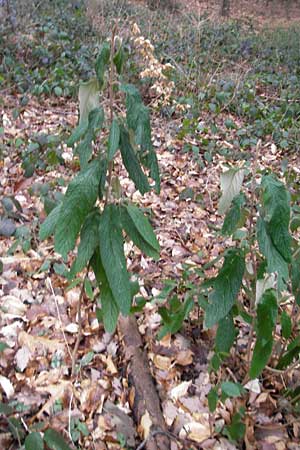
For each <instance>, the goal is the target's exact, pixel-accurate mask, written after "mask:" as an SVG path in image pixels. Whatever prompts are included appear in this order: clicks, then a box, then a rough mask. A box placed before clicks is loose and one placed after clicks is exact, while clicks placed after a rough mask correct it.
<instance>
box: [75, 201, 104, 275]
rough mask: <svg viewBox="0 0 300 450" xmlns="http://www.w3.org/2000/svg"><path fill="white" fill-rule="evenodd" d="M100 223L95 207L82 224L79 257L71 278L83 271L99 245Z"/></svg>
mask: <svg viewBox="0 0 300 450" xmlns="http://www.w3.org/2000/svg"><path fill="white" fill-rule="evenodd" d="M99 225H100V214H99V211H98V209H95V210H93V211H91V212H90V213H89V214H88V216H87V217H86V219H85V221H84V224H83V226H82V229H81V232H80V243H79V246H78V252H77V258H76V259H75V261H74V263H73V265H72V267H71V270H70V276H71V278H74V276H75V275H76V274H77V273H78V272H81V271H82V270H83V269H84V268H85V267H86V266H87V264H88V262H89V260H90V259H91V258H92V256H93V254H94V252H95V250H96V248H97V246H98V245H99Z"/></svg>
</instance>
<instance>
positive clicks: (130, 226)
mask: <svg viewBox="0 0 300 450" xmlns="http://www.w3.org/2000/svg"><path fill="white" fill-rule="evenodd" d="M120 214H121V222H122V227H123V229H124V230H125V232H126V234H127V235H128V236H129V238H130V239H131V240H132V242H133V243H134V244H135V245H136V246H137V247H138V248H139V249H140V250H142V252H143V253H145V254H146V255H147V256H150V258H153V259H155V260H157V259H158V258H159V252H158V251H157V250H156V249H154V248H153V247H152V246H151V245H150V244H148V242H147V241H145V240H144V239H143V237H142V235H141V234H140V232H139V230H138V229H137V228H136V226H135V224H134V222H133V220H132V218H131V217H130V215H129V214H128V211H127V208H125V207H122V208H121V210H120Z"/></svg>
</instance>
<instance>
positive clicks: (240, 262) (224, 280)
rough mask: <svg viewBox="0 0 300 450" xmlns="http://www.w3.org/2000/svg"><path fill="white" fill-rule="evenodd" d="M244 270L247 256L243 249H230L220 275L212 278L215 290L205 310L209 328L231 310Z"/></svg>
mask: <svg viewBox="0 0 300 450" xmlns="http://www.w3.org/2000/svg"><path fill="white" fill-rule="evenodd" d="M244 271H245V257H244V255H243V252H242V250H241V249H238V248H235V249H230V250H228V251H227V253H226V255H225V259H224V263H223V266H222V268H221V269H220V271H219V273H218V276H217V277H216V278H215V279H214V280H212V286H213V292H212V293H211V295H210V297H209V303H208V306H207V308H206V311H205V325H206V326H207V327H208V328H209V327H212V326H213V325H214V324H215V323H217V322H218V321H219V320H220V319H223V318H224V317H225V316H226V315H227V314H228V313H229V311H230V310H231V308H232V306H233V305H234V302H235V299H236V297H237V294H238V292H239V289H240V287H241V284H242V279H243V275H244Z"/></svg>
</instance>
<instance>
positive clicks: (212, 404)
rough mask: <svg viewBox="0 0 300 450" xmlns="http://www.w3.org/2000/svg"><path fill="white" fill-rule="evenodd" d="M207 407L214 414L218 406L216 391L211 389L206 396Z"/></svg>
mask: <svg viewBox="0 0 300 450" xmlns="http://www.w3.org/2000/svg"><path fill="white" fill-rule="evenodd" d="M207 400H208V407H209V411H210V412H211V413H213V412H215V410H216V407H217V404H218V400H219V397H218V391H217V389H216V388H211V390H210V391H209V393H208V395H207Z"/></svg>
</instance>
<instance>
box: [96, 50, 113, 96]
mask: <svg viewBox="0 0 300 450" xmlns="http://www.w3.org/2000/svg"><path fill="white" fill-rule="evenodd" d="M109 59H110V45H109V43H108V42H104V43H103V45H102V47H101V49H100V53H99V56H98V58H97V61H96V66H95V67H96V74H97V78H98V82H99V87H100V89H102V87H103V84H104V74H105V71H106V69H107V66H108V64H109Z"/></svg>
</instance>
